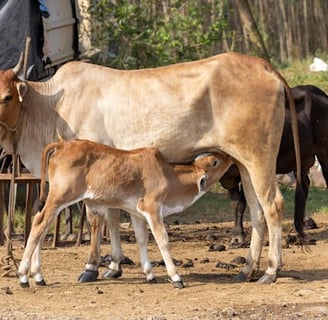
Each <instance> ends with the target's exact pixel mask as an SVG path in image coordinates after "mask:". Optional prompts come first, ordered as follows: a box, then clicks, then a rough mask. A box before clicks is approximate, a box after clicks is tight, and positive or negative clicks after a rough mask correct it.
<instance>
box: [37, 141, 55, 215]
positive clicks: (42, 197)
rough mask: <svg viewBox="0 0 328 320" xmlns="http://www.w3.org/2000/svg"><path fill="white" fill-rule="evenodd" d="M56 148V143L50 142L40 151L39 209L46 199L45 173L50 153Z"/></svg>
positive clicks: (46, 172)
mask: <svg viewBox="0 0 328 320" xmlns="http://www.w3.org/2000/svg"><path fill="white" fill-rule="evenodd" d="M56 148H57V143H53V144H50V145H48V146H46V147H45V148H44V150H43V153H42V160H41V183H40V205H39V211H41V210H42V208H43V207H44V204H45V202H46V200H47V174H48V166H49V159H50V157H51V155H52V154H53V153H54V152H55V151H56Z"/></svg>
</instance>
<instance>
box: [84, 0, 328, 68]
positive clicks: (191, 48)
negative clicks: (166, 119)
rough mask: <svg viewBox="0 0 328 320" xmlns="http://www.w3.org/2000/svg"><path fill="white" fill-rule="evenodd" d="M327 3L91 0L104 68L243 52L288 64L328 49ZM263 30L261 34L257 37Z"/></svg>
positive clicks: (291, 0)
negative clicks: (266, 56) (261, 45)
mask: <svg viewBox="0 0 328 320" xmlns="http://www.w3.org/2000/svg"><path fill="white" fill-rule="evenodd" d="M325 12H328V1H326V0H289V1H285V0H249V1H247V0H175V1H174V0H90V6H89V13H90V25H91V37H92V44H93V46H94V47H95V48H97V49H98V54H97V55H95V56H93V57H92V60H93V61H94V62H96V63H100V64H105V65H109V66H112V67H116V68H124V69H132V68H144V67H156V66H160V65H166V64H171V63H175V62H182V61H189V60H196V59H200V58H204V57H207V56H210V55H213V54H217V53H221V52H227V51H239V52H243V53H247V54H252V55H262V56H263V52H262V51H261V50H263V48H262V49H261V48H260V46H259V44H258V41H259V39H260V40H261V42H262V41H263V46H264V47H265V48H264V49H265V50H266V51H267V54H268V58H269V59H270V60H271V61H273V62H274V63H275V64H279V65H287V64H288V63H290V62H291V61H294V60H295V59H296V60H302V59H306V58H309V57H313V56H314V55H319V56H320V55H322V54H325V52H326V51H327V49H328V40H327V28H328V20H327V19H325V16H324V13H325ZM257 32H258V34H257Z"/></svg>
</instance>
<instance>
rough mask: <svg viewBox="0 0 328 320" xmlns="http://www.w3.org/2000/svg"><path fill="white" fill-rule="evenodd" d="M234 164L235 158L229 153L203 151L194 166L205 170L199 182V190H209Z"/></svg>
mask: <svg viewBox="0 0 328 320" xmlns="http://www.w3.org/2000/svg"><path fill="white" fill-rule="evenodd" d="M232 164H233V159H232V158H231V157H230V156H228V155H227V154H219V153H202V154H200V155H198V156H197V157H196V158H195V160H194V166H195V167H197V168H200V169H202V170H204V172H205V176H203V177H202V178H201V179H200V180H199V182H198V189H199V191H205V192H206V191H208V190H209V188H210V187H211V186H212V185H213V183H215V182H217V181H219V180H220V179H221V177H222V176H223V175H224V174H225V173H226V171H227V170H228V169H229V167H230V166H231V165H232Z"/></svg>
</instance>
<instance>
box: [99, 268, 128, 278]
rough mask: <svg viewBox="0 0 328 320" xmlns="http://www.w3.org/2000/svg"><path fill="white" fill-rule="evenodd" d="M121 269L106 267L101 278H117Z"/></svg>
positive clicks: (120, 273)
mask: <svg viewBox="0 0 328 320" xmlns="http://www.w3.org/2000/svg"><path fill="white" fill-rule="evenodd" d="M122 273H123V272H122V269H119V270H113V269H108V270H107V271H106V272H104V274H103V278H105V279H117V278H119V277H120V276H121V275H122Z"/></svg>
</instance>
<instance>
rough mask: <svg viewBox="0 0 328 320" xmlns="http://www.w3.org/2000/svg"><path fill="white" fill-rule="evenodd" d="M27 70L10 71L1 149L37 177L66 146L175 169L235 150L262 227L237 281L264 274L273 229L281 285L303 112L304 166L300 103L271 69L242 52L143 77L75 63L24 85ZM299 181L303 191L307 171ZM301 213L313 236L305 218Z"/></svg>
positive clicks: (1, 104)
mask: <svg viewBox="0 0 328 320" xmlns="http://www.w3.org/2000/svg"><path fill="white" fill-rule="evenodd" d="M22 65H23V63H22V62H21V61H20V62H19V63H18V64H17V65H16V66H15V67H14V68H13V69H9V70H4V71H0V144H1V145H2V147H3V148H4V149H5V150H6V151H7V153H13V152H17V153H18V154H20V156H21V160H22V162H23V163H24V165H25V166H26V167H27V169H28V170H29V171H30V172H31V173H32V174H34V175H35V176H37V177H39V176H40V173H41V154H42V150H43V148H44V147H45V146H46V145H47V144H49V143H52V142H55V141H58V140H59V139H64V140H71V139H75V138H79V139H88V140H91V141H95V142H99V143H104V144H106V145H109V146H112V147H115V148H120V149H126V150H130V149H135V148H140V147H150V146H153V147H156V148H158V149H159V150H160V152H161V153H162V154H163V157H164V159H165V160H166V161H168V162H175V163H182V162H190V161H191V160H192V159H193V158H194V157H195V156H196V155H197V154H199V153H202V152H213V153H225V154H227V155H229V156H230V157H232V158H233V159H234V160H235V161H236V163H237V165H238V168H239V171H240V172H241V177H242V181H243V186H244V190H245V194H246V198H247V202H248V204H249V206H250V212H251V219H252V224H253V232H252V240H251V245H250V250H249V254H248V258H247V263H246V264H245V266H244V268H243V269H242V270H241V272H240V273H239V274H238V275H236V279H237V280H240V281H246V280H247V279H249V277H250V276H251V274H252V273H253V272H254V271H255V270H257V269H258V265H259V260H260V256H261V250H262V240H263V237H264V232H265V225H266V224H267V226H268V232H269V243H270V244H269V251H268V260H269V263H268V267H267V269H266V271H265V273H264V275H263V276H262V277H261V278H260V279H259V280H258V281H259V283H272V282H274V281H275V280H276V278H277V272H278V270H279V269H280V268H281V265H282V261H281V231H282V216H283V197H282V195H281V192H280V190H279V186H278V184H277V178H276V175H275V168H276V158H277V154H278V150H279V143H280V139H281V135H282V130H283V125H284V118H285V109H286V108H290V109H291V111H292V113H291V114H292V115H293V117H292V119H293V121H292V124H293V126H292V127H293V136H294V139H295V151H296V158H297V164H298V168H300V156H299V142H298V133H297V130H298V129H297V119H296V112H295V110H294V109H295V106H294V100H293V99H292V97H291V94H290V89H289V87H288V84H287V83H286V81H285V80H284V78H283V77H282V76H281V75H280V74H279V73H278V72H277V71H276V70H275V69H274V68H273V67H272V66H271V65H270V63H268V62H267V61H265V60H263V59H261V58H258V57H253V56H247V55H243V54H240V53H234V52H232V53H223V54H219V55H216V56H212V57H209V58H206V59H202V60H198V61H192V62H184V63H178V64H173V65H169V66H163V67H158V68H149V69H142V70H115V69H112V68H107V67H103V66H98V65H94V64H88V63H84V62H80V61H73V62H69V63H67V64H65V65H63V66H62V67H61V68H59V70H58V71H57V72H56V74H55V75H54V76H53V77H52V78H51V79H49V80H47V81H44V82H32V81H23V80H22V79H19V78H18V77H17V74H18V72H19V70H21V68H22ZM297 181H298V184H297V185H298V186H299V188H297V190H298V192H302V190H301V184H300V171H299V170H298V174H297ZM87 210H88V208H87ZM295 215H296V216H297V218H296V220H295V221H296V229H297V231H298V233H299V235H300V238H301V239H303V238H304V230H303V223H304V221H303V220H304V217H302V216H301V215H299V214H298V213H295ZM114 242H115V241H114ZM116 242H117V244H118V245H119V240H117V239H116ZM113 250H114V249H113ZM115 250H118V251H120V250H121V249H120V248H118V247H116V249H115Z"/></svg>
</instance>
